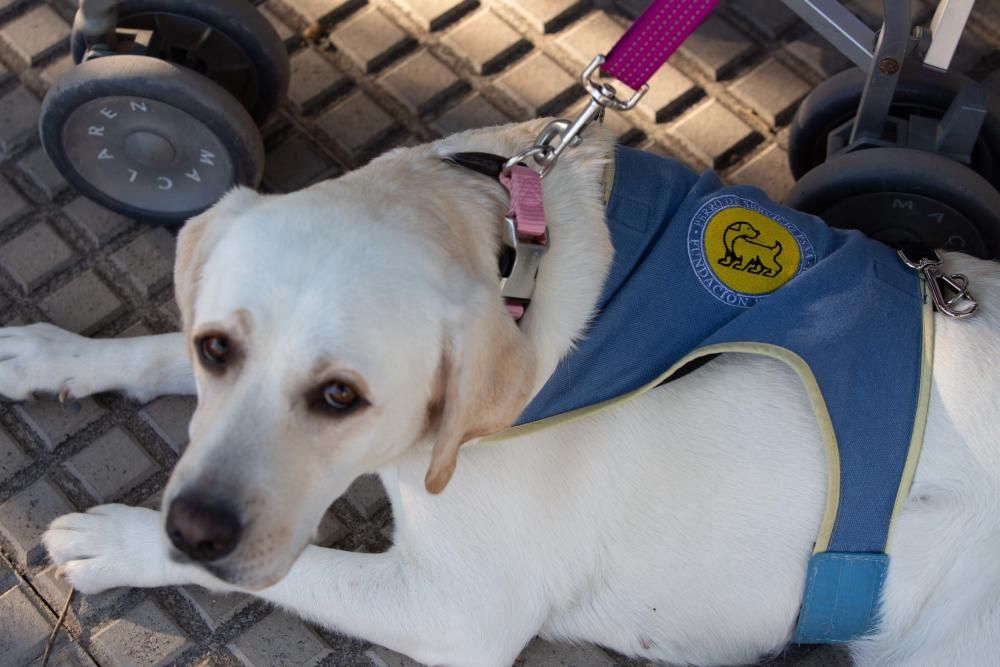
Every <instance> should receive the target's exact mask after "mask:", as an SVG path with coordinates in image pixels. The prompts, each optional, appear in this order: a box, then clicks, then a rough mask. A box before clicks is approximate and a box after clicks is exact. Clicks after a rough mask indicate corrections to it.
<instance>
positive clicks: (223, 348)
mask: <svg viewBox="0 0 1000 667" xmlns="http://www.w3.org/2000/svg"><path fill="white" fill-rule="evenodd" d="M230 347H231V346H230V345H229V339H228V338H226V337H225V336H205V337H203V338H201V339H199V340H198V356H200V357H201V361H202V363H204V364H205V365H206V366H207V367H209V368H222V367H223V366H225V365H226V361H227V360H228V358H229V351H230Z"/></svg>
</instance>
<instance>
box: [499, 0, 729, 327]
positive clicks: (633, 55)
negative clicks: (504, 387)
mask: <svg viewBox="0 0 1000 667" xmlns="http://www.w3.org/2000/svg"><path fill="white" fill-rule="evenodd" d="M717 4H719V0H654V1H653V2H652V3H650V5H649V7H647V8H646V10H645V11H644V12H643V13H642V14H641V15H640V16H639V18H638V19H636V21H635V23H633V24H632V25H631V27H629V29H628V30H627V31H626V32H625V34H624V35H622V36H621V38H620V39H619V40H618V42H617V43H616V44H615V45H614V46H613V47H612V49H611V51H610V52H609V53H608V56H607V58H605V57H604V56H603V55H598V56H597V57H596V58H594V60H593V61H592V62H591V63H590V65H588V66H587V68H586V69H585V70H584V71H583V75H582V76H581V80H582V82H583V85H584V87H585V88H586V89H587V91H588V92H589V93H590V95H591V98H592V99H591V102H590V104H588V105H587V107H586V108H585V109H584V110H583V112H581V114H580V115H579V116H578V117H577V118H576V119H574V120H572V121H568V120H556V121H553V122H552V123H550V124H549V125H548V126H547V127H546V128H545V130H543V131H542V134H541V135H539V137H538V139H537V140H536V142H535V145H534V146H531V147H530V148H528V149H527V150H524V151H522V152H521V153H519V154H518V155H515V156H514V157H512V158H511V159H510V160H508V161H507V165H506V166H505V167H504V170H503V172H502V173H501V176H500V182H501V183H503V185H504V187H506V188H507V189H508V190H509V191H510V208H509V211H508V213H507V218H506V224H508V225H511V226H512V227H513V230H514V232H513V236H514V238H513V239H508V240H507V241H506V242H507V243H512V244H513V246H512V247H513V250H514V254H515V263H514V268H513V270H512V273H511V276H508V277H505V278H504V280H503V284H502V285H501V295H502V296H503V297H504V302H505V303H506V304H507V310H508V311H510V314H511V315H512V316H513V317H514V319H515V320H520V319H521V317H522V316H523V315H524V309H525V306H526V305H527V303H528V302H529V301H530V300H531V294H532V292H533V290H534V280H535V274H536V273H537V271H538V260H539V259H540V258H541V256H542V255H543V254H544V252H545V250H547V249H548V237H547V235H546V225H545V209H544V207H543V206H542V177H543V176H545V174H547V173H548V172H549V170H550V169H552V167H553V166H554V165H555V163H556V160H557V159H558V158H559V156H560V155H561V154H562V153H563V152H564V151H565V150H567V149H569V148H572V147H573V146H575V145H577V144H578V143H579V142H580V140H581V136H580V134H581V132H582V131H583V129H584V128H585V127H586V126H587V125H589V124H590V123H592V122H594V121H595V120H599V119H600V118H601V117H602V116H603V114H604V110H605V109H606V108H608V107H611V108H612V109H615V110H618V111H627V110H629V109H631V108H632V107H634V106H635V105H636V104H637V103H638V101H639V99H640V98H641V97H642V96H643V95H644V94H645V92H646V91H647V90H648V89H649V86H648V85H647V82H648V81H649V78H650V77H651V76H653V74H655V73H656V70H658V69H660V67H662V66H663V63H665V62H666V61H667V59H668V58H669V57H670V56H672V55H673V54H674V52H675V51H676V50H677V48H678V47H679V46H680V45H681V42H683V41H684V40H685V39H687V37H688V36H689V35H690V34H691V33H692V32H694V30H695V28H697V27H698V26H699V25H700V24H701V22H702V21H704V20H705V17H707V16H708V14H709V13H710V12H711V11H712V9H713V8H714V7H715V6H716V5H717ZM598 67H601V68H602V69H603V70H604V71H605V72H607V73H608V74H610V75H612V76H613V77H615V78H616V79H618V80H619V81H621V82H622V83H624V84H625V85H627V86H628V87H629V88H631V89H633V90H634V91H636V92H635V93H634V94H633V95H632V96H631V97H630V98H628V99H627V100H620V99H618V98H617V96H616V94H615V89H614V88H613V87H612V86H611V85H609V84H607V83H601V84H598V83H597V82H595V81H593V80H592V79H591V76H592V75H593V74H594V72H595V71H596V70H597V69H598ZM557 139H558V143H555V142H556V140H557ZM529 156H530V157H534V159H535V161H536V162H537V163H538V164H540V165H541V170H540V171H536V170H534V169H531V168H529V167H526V166H524V165H523V164H522V160H526V159H527V158H528V157H529ZM523 256H527V257H528V259H527V260H523ZM529 273H530V275H527V274H529Z"/></svg>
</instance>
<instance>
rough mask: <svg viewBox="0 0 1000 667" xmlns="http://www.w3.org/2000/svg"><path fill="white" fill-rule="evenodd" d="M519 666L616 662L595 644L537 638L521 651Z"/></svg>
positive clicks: (596, 666) (607, 666)
mask: <svg viewBox="0 0 1000 667" xmlns="http://www.w3.org/2000/svg"><path fill="white" fill-rule="evenodd" d="M518 660H523V661H524V662H523V663H519V667H612V665H614V664H615V663H616V661H615V660H613V659H612V658H611V656H609V655H608V654H607V653H605V652H604V651H602V650H601V649H599V648H597V647H595V646H565V645H563V644H551V643H549V642H547V641H543V640H541V639H536V640H534V641H533V642H531V643H530V644H528V647H527V648H525V649H524V652H523V653H521V657H520V658H519V659H518Z"/></svg>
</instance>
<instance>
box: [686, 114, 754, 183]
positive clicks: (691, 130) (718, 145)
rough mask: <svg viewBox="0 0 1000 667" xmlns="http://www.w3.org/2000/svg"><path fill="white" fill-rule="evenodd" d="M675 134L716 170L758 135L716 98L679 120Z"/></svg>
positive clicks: (699, 157) (690, 149)
mask: <svg viewBox="0 0 1000 667" xmlns="http://www.w3.org/2000/svg"><path fill="white" fill-rule="evenodd" d="M671 134H672V135H674V136H676V137H677V138H678V139H679V140H680V141H681V143H683V144H684V146H685V148H687V149H688V150H689V151H691V152H692V153H694V154H695V155H696V156H697V157H698V159H700V160H701V161H702V162H704V163H705V164H707V165H709V166H710V167H716V168H718V167H722V166H723V165H724V164H725V162H726V160H727V159H728V158H729V157H730V155H732V153H733V152H734V151H736V150H737V149H739V148H743V147H745V146H748V145H749V144H750V143H752V142H753V140H754V138H755V137H756V136H757V135H756V133H755V132H754V131H753V129H751V128H750V126H749V125H747V124H746V123H744V122H743V121H742V120H740V118H739V117H738V116H737V115H736V114H734V113H733V112H732V111H730V110H729V109H727V108H725V107H724V106H722V105H721V104H719V102H718V101H716V100H714V99H713V100H709V101H708V102H707V103H705V104H702V105H699V106H698V107H697V108H695V110H694V111H692V112H690V113H688V114H687V115H685V116H684V117H682V118H681V119H680V120H678V121H677V123H676V125H675V126H674V127H673V129H672V130H671Z"/></svg>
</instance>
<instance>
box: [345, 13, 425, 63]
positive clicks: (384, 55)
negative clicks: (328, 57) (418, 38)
mask: <svg viewBox="0 0 1000 667" xmlns="http://www.w3.org/2000/svg"><path fill="white" fill-rule="evenodd" d="M330 41H331V42H332V43H333V45H334V46H335V47H337V49H338V50H339V51H341V52H342V53H343V54H344V55H346V56H347V57H348V58H350V59H351V61H352V62H353V63H354V64H355V65H357V66H358V67H360V68H361V69H363V70H364V71H366V72H375V71H377V70H379V69H381V68H382V67H384V66H385V65H387V64H388V63H389V62H391V61H392V60H395V59H396V58H397V57H399V56H400V55H401V54H402V53H403V52H404V51H407V50H408V49H410V48H411V47H412V46H413V45H414V44H415V43H416V42H415V40H414V39H413V37H411V36H410V35H409V33H407V32H406V31H405V30H403V29H402V28H400V27H399V26H398V25H396V24H395V23H394V22H393V21H392V20H391V19H390V18H389V17H388V16H386V15H385V13H384V12H382V11H381V10H379V9H366V10H364V11H361V12H358V13H357V14H355V15H354V16H352V17H351V18H350V19H348V20H347V21H344V22H343V23H341V24H340V25H339V26H337V28H336V30H334V31H333V32H332V33H330Z"/></svg>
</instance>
